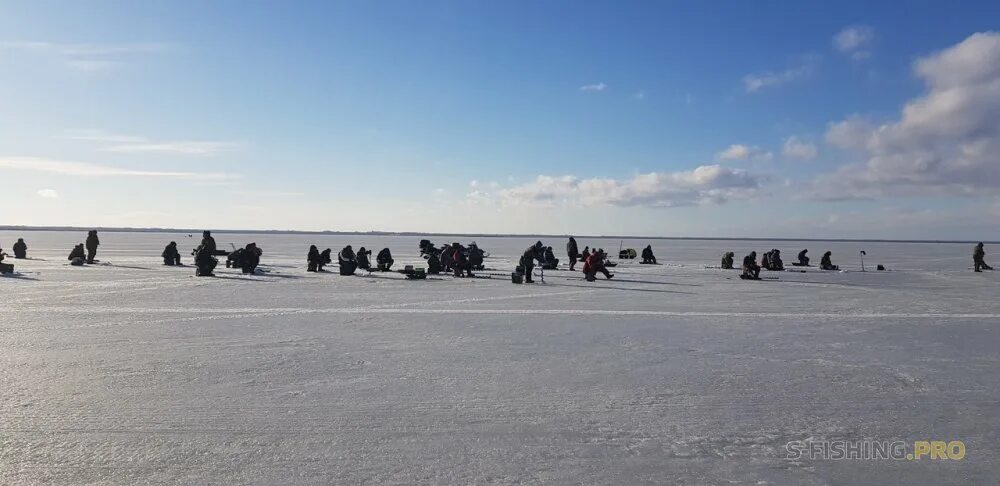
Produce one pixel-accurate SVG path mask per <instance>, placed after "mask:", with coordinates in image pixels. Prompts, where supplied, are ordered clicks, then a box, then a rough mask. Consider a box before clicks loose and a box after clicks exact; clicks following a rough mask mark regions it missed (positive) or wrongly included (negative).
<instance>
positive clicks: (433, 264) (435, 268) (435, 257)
mask: <svg viewBox="0 0 1000 486" xmlns="http://www.w3.org/2000/svg"><path fill="white" fill-rule="evenodd" d="M426 256H427V274H428V275H437V274H439V273H441V272H442V271H444V266H443V265H441V252H438V251H435V252H431V253H428V254H427V255H426Z"/></svg>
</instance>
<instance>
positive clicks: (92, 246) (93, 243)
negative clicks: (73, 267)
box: [87, 230, 101, 263]
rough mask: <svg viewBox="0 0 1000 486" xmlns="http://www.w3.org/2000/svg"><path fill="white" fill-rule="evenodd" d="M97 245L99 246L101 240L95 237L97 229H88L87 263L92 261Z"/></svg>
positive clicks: (95, 254) (95, 255)
mask: <svg viewBox="0 0 1000 486" xmlns="http://www.w3.org/2000/svg"><path fill="white" fill-rule="evenodd" d="M98 246H101V240H100V239H98V238H97V230H90V232H88V233H87V263H94V259H95V258H96V257H97V247H98Z"/></svg>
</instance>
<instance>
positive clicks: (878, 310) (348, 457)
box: [0, 232, 1000, 484]
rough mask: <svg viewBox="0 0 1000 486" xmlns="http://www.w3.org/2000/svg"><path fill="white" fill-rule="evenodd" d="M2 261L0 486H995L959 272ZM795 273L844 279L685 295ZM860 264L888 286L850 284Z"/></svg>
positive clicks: (69, 239) (159, 240)
mask: <svg viewBox="0 0 1000 486" xmlns="http://www.w3.org/2000/svg"><path fill="white" fill-rule="evenodd" d="M20 236H23V237H25V239H26V241H27V242H28V245H29V247H30V250H29V256H31V257H33V258H35V259H33V260H29V261H15V260H11V261H12V262H13V263H15V265H16V266H17V271H18V272H19V273H18V274H17V275H15V276H13V277H6V278H0V291H2V298H0V315H2V316H3V318H2V321H0V322H2V324H0V351H2V356H3V361H2V366H0V419H2V421H0V424H2V425H0V483H3V484H37V483H53V484H92V483H103V484H136V483H185V484H226V483H256V484H276V483H294V484H300V483H304V484H331V483H339V484H358V483H370V484H383V483H390V484H412V483H436V484H442V483H463V484H469V483H587V484H637V483H653V484H664V483H668V484H673V483H680V484H843V483H869V484H879V483H882V484H886V483H909V484H926V483H934V484H969V483H980V484H984V483H990V482H993V481H995V480H996V478H997V477H1000V457H998V453H997V450H998V445H1000V438H998V437H1000V436H998V434H997V431H998V430H1000V401H998V400H1000V391H998V390H1000V387H998V384H1000V366H998V363H1000V338H998V332H1000V329H998V327H1000V306H998V304H997V295H998V292H997V291H998V289H1000V285H998V275H996V274H995V273H989V272H987V273H982V274H975V273H973V272H972V271H971V270H970V269H969V267H970V266H971V252H972V246H971V245H966V244H917V243H908V244H907V243H855V242H760V241H753V242H748V241H700V240H650V241H649V242H648V243H652V244H653V247H654V250H655V252H656V254H657V257H658V258H659V259H660V261H661V262H662V263H663V264H662V265H658V266H645V265H638V264H634V263H624V264H622V265H621V266H619V267H618V268H616V269H613V271H614V272H615V273H616V277H615V278H614V279H613V280H610V281H605V280H603V279H600V280H598V281H597V282H594V283H587V282H585V281H583V280H582V278H580V274H579V273H575V274H571V273H569V272H566V271H552V272H546V274H545V283H544V284H535V285H520V286H518V285H513V284H511V283H510V280H509V278H504V277H503V276H502V275H501V274H505V273H506V274H509V272H510V270H511V268H512V266H513V265H512V263H511V261H512V260H513V259H514V258H515V255H517V254H518V253H519V252H521V251H523V249H524V248H525V247H527V246H528V245H529V244H530V243H532V242H533V241H534V239H529V238H454V237H447V238H446V237H429V239H431V240H432V241H434V242H436V243H438V244H440V243H444V242H446V241H452V240H457V241H462V242H468V241H469V240H471V239H476V240H477V241H478V243H479V244H480V246H481V247H483V248H485V249H486V250H487V251H489V252H490V253H491V257H490V258H488V259H487V261H486V263H487V266H488V267H491V268H495V269H497V270H496V273H497V274H498V276H497V277H496V278H494V279H455V278H452V277H447V276H444V277H439V278H431V279H428V280H426V281H406V280H404V279H403V278H402V276H400V275H398V274H375V275H372V276H356V277H341V276H339V275H337V274H336V272H335V270H336V265H334V266H333V267H332V269H333V270H334V272H331V273H326V274H308V273H306V272H305V268H304V267H305V264H304V260H305V254H306V250H307V249H308V246H309V245H310V244H316V245H318V246H319V247H320V249H323V248H326V247H330V248H333V249H334V252H336V251H337V250H339V248H340V247H342V246H343V245H344V244H347V243H351V244H353V245H354V247H355V248H357V247H359V246H366V247H368V248H369V249H372V250H374V252H375V253H377V252H378V250H379V249H381V248H382V247H385V246H388V247H390V248H391V249H392V251H393V254H394V256H395V258H396V266H397V267H401V266H402V265H405V264H408V263H409V264H417V263H418V262H420V260H419V258H418V256H417V254H418V252H417V242H418V240H419V239H420V238H419V237H377V236H344V237H340V236H316V235H277V234H269V235H237V234H217V235H216V239H217V240H218V242H219V246H220V247H227V246H228V242H230V241H231V242H233V243H236V244H238V245H243V244H245V243H248V242H250V241H256V242H257V243H258V244H259V245H260V246H261V247H262V248H263V250H264V256H263V260H262V262H263V264H262V269H263V270H264V271H265V272H266V273H263V274H261V275H254V276H242V275H238V274H237V272H235V271H232V270H227V269H225V268H223V266H222V265H220V269H219V270H218V271H217V273H218V275H219V278H196V277H194V276H193V274H194V270H193V268H192V267H190V266H187V267H179V268H171V267H164V266H162V265H161V261H160V258H159V254H160V251H162V249H163V246H164V245H165V244H166V243H167V242H168V241H170V240H175V241H177V242H178V243H179V244H180V245H179V246H180V248H181V249H182V251H183V253H184V257H185V262H186V263H190V261H191V258H190V256H189V255H187V254H186V253H187V251H189V250H190V249H191V248H193V247H194V246H195V245H196V244H197V240H198V237H199V235H197V234H195V235H194V238H188V237H187V236H186V235H180V234H164V233H110V232H105V233H102V234H101V241H102V243H103V245H102V246H101V248H100V252H99V255H98V258H100V259H101V260H102V263H106V264H100V265H93V266H87V267H83V268H78V267H71V266H69V265H68V264H67V261H66V255H67V254H68V253H69V250H70V249H71V248H72V246H73V244H74V243H78V242H82V240H83V238H84V236H85V234H79V233H65V232H24V233H13V232H0V244H2V246H3V247H4V248H5V250H6V251H8V252H9V251H10V250H9V248H10V245H11V244H12V243H13V241H14V240H15V239H16V238H17V237H20ZM546 242H547V243H548V244H550V245H552V246H554V247H555V248H556V253H557V255H561V254H563V253H565V252H564V251H563V249H564V246H565V240H563V239H558V240H556V239H551V238H549V239H547V240H546ZM646 243H647V242H646V241H643V240H635V241H625V242H624V244H625V246H626V247H633V248H636V249H640V248H642V247H643V246H645V244H646ZM580 245H581V247H582V246H584V245H589V246H591V247H594V246H602V247H604V248H605V249H608V250H610V253H616V252H617V249H618V246H619V242H618V240H613V241H612V240H587V239H581V240H580ZM803 247H807V248H809V249H810V255H811V256H812V258H813V260H814V261H816V262H818V260H819V257H820V256H821V255H822V253H823V251H825V250H827V249H829V250H832V251H833V252H834V254H833V259H834V262H835V263H838V264H840V265H841V266H842V268H844V269H846V270H847V271H846V272H821V271H817V270H815V269H809V270H808V271H807V272H806V273H793V272H766V271H765V272H764V273H763V275H764V276H766V277H777V280H765V281H760V282H747V281H741V280H739V279H737V278H736V276H737V272H735V271H724V270H720V269H715V268H706V267H708V266H717V265H718V261H719V258H720V256H721V254H722V253H723V251H725V250H731V251H734V252H736V256H737V262H739V261H740V259H741V258H742V256H743V255H744V254H746V253H747V252H749V251H750V250H757V251H758V253H760V252H762V251H765V250H768V249H770V248H780V249H782V253H783V254H784V258H785V261H786V262H789V261H791V260H792V259H793V258H794V255H795V254H796V253H797V252H798V250H799V249H801V248H803ZM861 249H864V250H866V251H867V253H868V255H867V256H866V257H865V263H866V265H867V266H868V267H869V269H871V268H873V267H874V266H875V265H876V264H879V263H881V264H884V265H886V266H887V267H888V268H889V269H890V271H887V272H871V271H869V272H865V273H862V272H860V271H858V270H859V266H858V251H859V250H861ZM987 251H988V252H989V251H990V246H987ZM996 251H998V252H1000V248H997V249H996ZM987 258H988V259H989V254H988V255H987ZM808 438H812V439H816V440H820V439H828V440H862V439H876V440H903V441H907V442H910V443H912V442H913V441H916V440H962V441H964V442H965V444H966V446H967V456H966V458H965V459H964V460H962V461H930V460H921V461H856V460H855V461H831V460H794V461H793V460H789V459H786V458H785V456H786V451H785V444H786V443H787V442H788V441H792V440H803V439H808Z"/></svg>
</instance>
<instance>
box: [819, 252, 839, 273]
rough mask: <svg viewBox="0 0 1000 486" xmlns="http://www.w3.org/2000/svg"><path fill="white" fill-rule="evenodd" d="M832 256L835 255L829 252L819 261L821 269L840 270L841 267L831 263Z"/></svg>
mask: <svg viewBox="0 0 1000 486" xmlns="http://www.w3.org/2000/svg"><path fill="white" fill-rule="evenodd" d="M831 255H833V252H832V251H828V252H826V253H824V254H823V258H822V259H820V261H819V268H822V269H823V270H840V267H838V266H836V265H834V264H833V262H832V261H830V256H831Z"/></svg>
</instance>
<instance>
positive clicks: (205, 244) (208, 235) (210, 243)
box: [200, 231, 218, 256]
mask: <svg viewBox="0 0 1000 486" xmlns="http://www.w3.org/2000/svg"><path fill="white" fill-rule="evenodd" d="M200 248H201V249H203V250H206V251H209V252H211V253H212V255H213V256H214V255H215V252H216V251H217V250H218V247H216V246H215V238H213V237H212V232H211V231H203V232H202V233H201V247H200Z"/></svg>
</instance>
